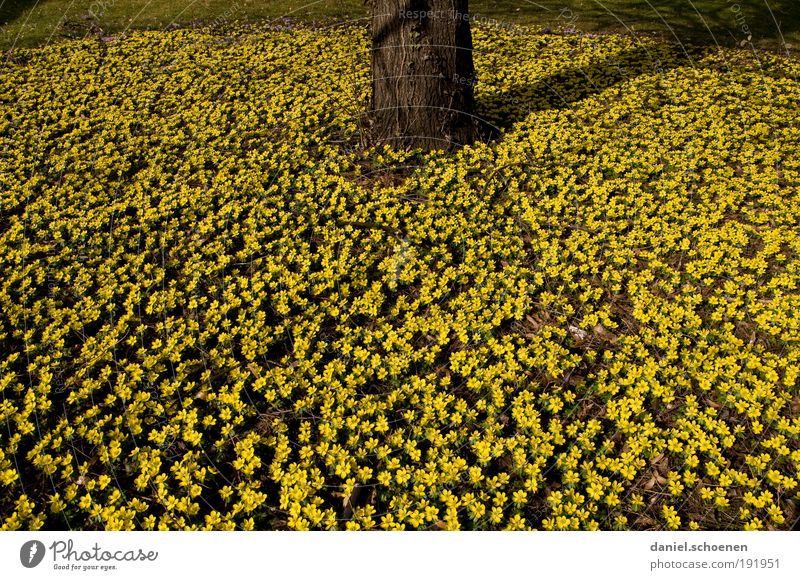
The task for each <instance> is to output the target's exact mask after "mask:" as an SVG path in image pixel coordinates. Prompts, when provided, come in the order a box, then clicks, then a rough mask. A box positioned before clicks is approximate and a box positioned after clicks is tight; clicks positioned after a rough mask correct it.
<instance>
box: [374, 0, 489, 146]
mask: <svg viewBox="0 0 800 580" xmlns="http://www.w3.org/2000/svg"><path fill="white" fill-rule="evenodd" d="M467 4H468V1H467V0H373V3H372V107H371V111H370V133H371V136H372V139H373V140H374V141H375V142H377V143H388V144H390V145H391V146H392V147H394V148H398V149H400V148H405V149H413V148H416V147H420V148H422V149H425V150H431V149H446V150H451V149H453V148H456V147H459V146H461V145H467V144H469V143H471V142H472V141H473V139H474V138H475V133H476V128H477V127H478V124H477V123H476V120H475V117H474V93H473V89H474V85H475V69H474V66H473V63H472V35H471V33H470V27H469V14H468V6H467Z"/></svg>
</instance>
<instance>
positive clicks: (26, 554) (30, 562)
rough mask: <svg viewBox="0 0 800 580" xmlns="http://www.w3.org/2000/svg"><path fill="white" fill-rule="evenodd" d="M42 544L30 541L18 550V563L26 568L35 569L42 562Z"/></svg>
mask: <svg viewBox="0 0 800 580" xmlns="http://www.w3.org/2000/svg"><path fill="white" fill-rule="evenodd" d="M44 552H45V550H44V544H43V543H41V542H40V541H39V540H30V541H28V542H25V543H24V544H22V547H21V548H20V549H19V561H20V562H22V565H23V566H25V567H26V568H36V566H38V565H39V564H41V563H42V560H44Z"/></svg>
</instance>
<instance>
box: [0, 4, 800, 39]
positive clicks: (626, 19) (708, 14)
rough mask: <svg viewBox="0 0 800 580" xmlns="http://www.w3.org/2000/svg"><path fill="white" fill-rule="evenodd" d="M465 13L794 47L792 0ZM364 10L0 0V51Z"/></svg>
mask: <svg viewBox="0 0 800 580" xmlns="http://www.w3.org/2000/svg"><path fill="white" fill-rule="evenodd" d="M737 9H738V12H737ZM471 12H472V14H473V17H474V18H484V19H494V20H497V21H499V22H501V23H503V24H506V25H522V26H526V25H532V26H545V27H551V28H562V29H563V28H575V29H576V30H580V31H584V32H599V33H605V32H625V33H636V34H643V33H657V34H661V35H664V36H666V37H668V38H673V39H676V38H677V39H679V40H681V41H686V40H691V41H693V42H703V43H710V44H714V43H719V44H724V45H731V44H733V43H740V42H742V41H745V40H746V39H747V35H748V32H749V33H750V34H752V42H753V45H754V46H755V47H757V48H759V49H764V48H767V49H788V50H792V49H793V48H794V47H796V46H798V45H800V2H797V0H657V1H656V0H602V2H600V1H599V0H480V1H473V2H471ZM367 15H368V8H367V7H366V6H365V5H364V3H363V0H319V1H316V2H315V1H313V0H311V1H303V0H178V1H175V0H38V1H37V0H0V22H1V23H2V25H1V26H0V49H9V48H11V47H15V46H35V45H41V44H46V43H49V42H54V41H57V40H59V39H62V38H64V37H75V36H78V37H82V36H85V35H87V34H93V33H96V34H117V33H119V32H121V31H125V30H129V29H141V28H155V29H158V28H165V27H169V26H176V25H178V26H191V25H207V24H210V23H213V22H214V21H217V22H220V21H228V20H240V21H256V20H264V19H273V18H279V17H284V16H286V17H289V18H292V19H296V20H301V21H304V22H308V21H311V22H327V23H330V22H337V21H343V20H350V19H359V18H366V17H367ZM784 43H785V45H784Z"/></svg>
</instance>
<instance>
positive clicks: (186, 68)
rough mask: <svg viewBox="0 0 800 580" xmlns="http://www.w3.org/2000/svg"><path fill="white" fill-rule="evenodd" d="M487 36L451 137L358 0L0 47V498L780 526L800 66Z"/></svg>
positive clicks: (177, 515)
mask: <svg viewBox="0 0 800 580" xmlns="http://www.w3.org/2000/svg"><path fill="white" fill-rule="evenodd" d="M474 36H475V45H476V51H475V61H476V67H477V69H478V71H479V83H478V85H477V87H476V93H477V100H478V105H479V110H480V113H481V115H482V116H483V117H484V118H486V119H487V120H488V121H489V122H490V123H492V124H494V125H496V126H497V127H499V128H500V129H502V132H501V133H500V134H499V136H497V137H496V138H495V139H494V140H492V141H491V142H489V143H479V144H477V145H475V146H474V147H467V148H464V149H462V150H461V151H459V152H457V153H451V154H446V153H444V152H441V151H438V152H432V153H430V154H422V153H419V152H411V153H406V152H396V151H393V150H391V149H390V148H388V147H385V146H374V147H369V148H365V147H360V146H359V143H360V141H359V135H360V131H361V130H362V128H363V126H364V124H363V123H362V122H361V119H362V115H361V112H362V111H364V110H365V106H366V99H367V98H368V93H369V58H368V54H369V52H368V39H367V35H366V33H365V31H364V30H363V29H360V28H355V27H343V28H335V29H327V30H320V29H317V30H314V29H304V28H303V29H294V30H282V29H275V28H272V29H270V28H266V27H262V28H229V29H226V30H225V31H221V32H220V31H216V32H214V33H211V32H208V31H202V30H193V31H192V30H175V31H170V32H137V33H132V34H130V35H127V36H125V37H124V38H118V39H113V38H106V39H89V40H85V41H69V42H64V43H60V44H55V45H52V46H48V47H44V48H38V49H32V50H20V51H17V52H15V53H14V54H13V55H11V56H10V57H9V58H8V60H7V62H6V63H5V65H4V68H3V71H2V74H0V112H1V113H2V115H0V145H1V146H2V151H3V154H2V155H1V156H0V203H1V204H2V205H0V210H1V212H0V393H2V399H1V401H0V522H1V523H2V529H6V530H13V529H67V528H71V529H109V530H116V529H348V530H350V529H387V530H394V529H448V530H451V529H479V530H489V529H509V530H516V529H542V530H556V529H589V530H596V529H712V530H719V529H725V530H730V529H786V528H788V527H789V526H791V525H792V522H793V520H794V518H796V517H797V515H798V514H799V513H800V509H798V502H800V485H798V484H799V483H800V445H798V442H799V441H800V418H799V417H800V386H799V385H798V376H799V374H800V314H799V313H800V232H799V231H798V223H800V194H799V193H798V182H800V131H799V130H798V127H797V117H798V115H797V113H798V110H800V83H798V78H797V75H798V72H800V71H799V70H798V69H799V68H800V67H798V65H797V63H796V62H794V61H791V60H789V59H788V58H784V57H781V56H776V55H767V54H759V55H753V54H752V53H748V52H745V51H733V50H725V51H720V50H717V49H716V48H713V47H680V46H668V45H665V44H663V43H656V42H655V41H642V40H639V39H635V38H627V37H616V36H583V37H579V36H571V35H556V34H525V35H523V34H517V33H515V32H514V31H510V30H504V29H502V28H499V27H493V28H492V27H486V26H483V27H481V26H477V27H476V28H475V30H474Z"/></svg>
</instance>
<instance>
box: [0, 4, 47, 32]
mask: <svg viewBox="0 0 800 580" xmlns="http://www.w3.org/2000/svg"><path fill="white" fill-rule="evenodd" d="M38 3H39V4H41V2H38ZM36 5H37V1H36V0H5V1H3V0H0V26H5V25H6V24H10V23H12V22H14V21H15V20H16V19H17V18H19V17H20V16H22V15H23V14H25V13H26V12H27V11H28V9H29V8H33V7H34V6H36Z"/></svg>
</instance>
